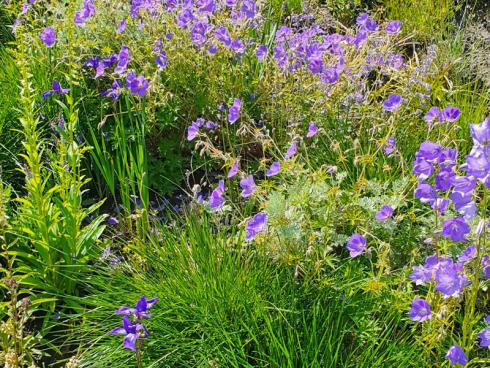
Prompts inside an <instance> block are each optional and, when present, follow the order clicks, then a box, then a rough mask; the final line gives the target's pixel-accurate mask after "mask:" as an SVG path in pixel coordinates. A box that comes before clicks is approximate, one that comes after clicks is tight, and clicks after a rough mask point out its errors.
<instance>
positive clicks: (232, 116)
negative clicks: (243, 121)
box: [228, 98, 242, 124]
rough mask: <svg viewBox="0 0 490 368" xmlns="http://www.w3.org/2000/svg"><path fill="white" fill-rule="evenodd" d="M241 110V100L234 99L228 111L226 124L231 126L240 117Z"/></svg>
mask: <svg viewBox="0 0 490 368" xmlns="http://www.w3.org/2000/svg"><path fill="white" fill-rule="evenodd" d="M241 108H242V100H240V99H239V98H235V99H234V100H233V105H232V106H231V107H230V108H229V109H228V122H229V123H230V124H233V123H234V122H235V121H237V120H238V118H239V117H240V110H241Z"/></svg>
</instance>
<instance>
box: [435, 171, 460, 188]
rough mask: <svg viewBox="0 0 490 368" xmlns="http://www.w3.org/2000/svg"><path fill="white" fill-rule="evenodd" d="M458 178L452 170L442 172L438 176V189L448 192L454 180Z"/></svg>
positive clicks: (436, 181)
mask: <svg viewBox="0 0 490 368" xmlns="http://www.w3.org/2000/svg"><path fill="white" fill-rule="evenodd" d="M455 177H456V174H455V173H454V172H453V171H450V170H442V171H439V172H438V173H437V175H436V180H435V183H436V189H437V190H442V191H446V190H449V188H451V185H452V184H453V180H454V178H455Z"/></svg>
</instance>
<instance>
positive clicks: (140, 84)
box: [126, 72, 148, 97]
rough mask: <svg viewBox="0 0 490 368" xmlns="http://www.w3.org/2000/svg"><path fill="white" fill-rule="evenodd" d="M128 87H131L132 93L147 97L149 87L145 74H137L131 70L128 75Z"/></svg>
mask: <svg viewBox="0 0 490 368" xmlns="http://www.w3.org/2000/svg"><path fill="white" fill-rule="evenodd" d="M126 87H127V88H129V90H130V91H131V93H133V94H135V95H138V96H140V97H145V96H146V91H147V89H148V81H147V80H146V79H145V77H144V76H143V75H139V76H136V74H135V73H134V72H131V73H129V74H128V76H127V77H126Z"/></svg>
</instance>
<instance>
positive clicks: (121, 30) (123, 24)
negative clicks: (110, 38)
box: [117, 18, 126, 33]
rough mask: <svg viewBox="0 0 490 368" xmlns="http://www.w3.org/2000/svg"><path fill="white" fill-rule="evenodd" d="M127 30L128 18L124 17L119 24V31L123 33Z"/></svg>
mask: <svg viewBox="0 0 490 368" xmlns="http://www.w3.org/2000/svg"><path fill="white" fill-rule="evenodd" d="M125 30H126V18H123V19H122V20H121V21H120V22H119V24H118V25H117V33H123V32H124V31H125Z"/></svg>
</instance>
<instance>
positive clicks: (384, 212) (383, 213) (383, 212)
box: [375, 205, 393, 222]
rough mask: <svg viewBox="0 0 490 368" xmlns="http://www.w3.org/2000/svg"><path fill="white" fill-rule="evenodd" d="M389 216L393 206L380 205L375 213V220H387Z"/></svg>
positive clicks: (391, 213) (391, 214)
mask: <svg viewBox="0 0 490 368" xmlns="http://www.w3.org/2000/svg"><path fill="white" fill-rule="evenodd" d="M391 216H393V208H391V207H390V206H387V205H384V206H382V207H381V209H380V210H379V212H378V213H377V214H376V216H375V217H376V220H378V221H382V222H385V221H386V220H388V219H389V218H390V217H391Z"/></svg>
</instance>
